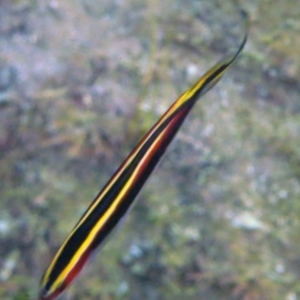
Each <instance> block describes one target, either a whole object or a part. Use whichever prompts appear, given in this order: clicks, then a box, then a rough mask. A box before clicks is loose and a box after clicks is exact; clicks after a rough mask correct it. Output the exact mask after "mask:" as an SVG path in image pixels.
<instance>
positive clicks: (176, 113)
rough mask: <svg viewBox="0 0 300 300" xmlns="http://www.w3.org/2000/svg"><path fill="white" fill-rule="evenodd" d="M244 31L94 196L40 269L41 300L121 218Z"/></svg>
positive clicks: (68, 278) (56, 291)
mask: <svg viewBox="0 0 300 300" xmlns="http://www.w3.org/2000/svg"><path fill="white" fill-rule="evenodd" d="M247 28H248V26H247ZM247 31H248V30H246V33H245V36H244V38H243V41H242V43H241V45H240V46H239V48H238V50H237V51H236V53H235V54H234V55H232V56H230V57H229V58H227V59H224V60H223V61H221V62H220V63H218V64H216V65H215V66H213V67H212V68H211V69H210V70H209V71H207V72H206V73H205V74H204V75H203V76H202V77H201V78H200V79H199V80H198V81H197V82H196V83H195V84H194V85H193V86H192V87H191V88H189V89H188V90H187V91H186V92H184V93H183V94H182V96H180V97H179V98H178V99H177V100H176V101H175V102H174V103H173V104H172V105H171V106H170V108H169V109H168V110H167V111H166V112H165V113H164V114H163V116H162V117H161V118H160V119H159V120H158V121H157V122H156V124H155V125H154V126H153V127H152V128H151V129H150V131H149V132H148V133H147V134H146V135H145V136H144V138H143V139H142V140H141V141H140V142H139V143H138V145H137V146H136V147H135V148H134V150H133V151H132V152H131V153H130V154H129V156H128V157H127V158H126V159H125V161H124V162H123V163H122V165H121V166H120V167H119V169H118V170H117V171H116V172H115V174H114V175H113V176H112V177H111V179H110V180H109V181H108V183H107V184H106V185H105V186H104V188H103V189H102V190H101V191H100V193H99V194H98V195H97V196H96V198H95V199H94V201H93V202H92V203H91V204H90V206H89V207H88V209H87V210H86V212H85V213H84V214H83V216H82V217H81V218H80V220H79V221H78V223H77V224H76V226H75V227H74V229H73V230H72V232H71V233H70V235H69V236H68V237H67V239H66V240H65V242H64V243H63V244H62V246H61V247H60V249H59V250H58V252H57V253H56V255H55V257H54V258H53V260H52V262H51V264H50V265H49V267H48V269H47V270H46V272H45V273H44V275H43V277H42V280H41V287H40V294H39V299H40V300H53V299H56V298H57V297H58V296H59V295H60V294H61V293H62V292H63V291H64V290H65V289H66V288H67V287H68V286H69V285H70V284H71V282H72V281H73V280H74V279H75V278H76V277H77V276H78V274H79V273H80V271H81V270H82V268H83V267H84V266H85V265H86V263H87V261H88V260H89V259H90V257H91V256H92V255H93V254H94V253H95V251H96V250H98V249H99V246H100V245H101V244H102V243H103V241H104V240H105V239H106V237H107V236H108V235H109V234H110V233H111V232H112V231H113V229H114V228H115V227H116V225H117V224H118V223H119V222H120V220H121V219H122V218H124V216H125V215H126V213H127V212H128V211H129V209H130V208H131V207H132V204H133V203H134V200H135V198H136V196H137V194H138V192H139V191H140V190H141V188H142V187H143V185H144V183H145V182H146V180H147V179H148V178H149V176H150V174H151V173H152V171H153V169H154V168H155V166H156V165H157V163H158V161H159V160H160V158H161V157H162V155H163V154H164V152H165V150H166V149H167V147H168V145H169V144H170V142H171V141H172V139H173V138H174V136H175V134H176V132H177V131H178V129H179V128H180V126H181V125H182V123H183V121H184V119H185V118H186V116H187V115H188V113H189V112H190V110H191V109H192V107H193V106H194V104H195V103H196V101H197V100H198V99H199V98H200V97H201V96H203V95H204V94H205V93H206V92H207V91H209V90H210V89H211V88H212V87H213V86H214V85H215V84H216V83H217V82H218V81H219V80H220V79H221V78H222V76H223V75H224V73H225V72H226V71H227V69H228V68H229V67H230V65H231V64H232V63H233V62H234V61H235V59H236V58H237V56H238V55H239V54H240V52H241V51H242V50H243V48H244V46H245V43H246V41H247Z"/></svg>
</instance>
